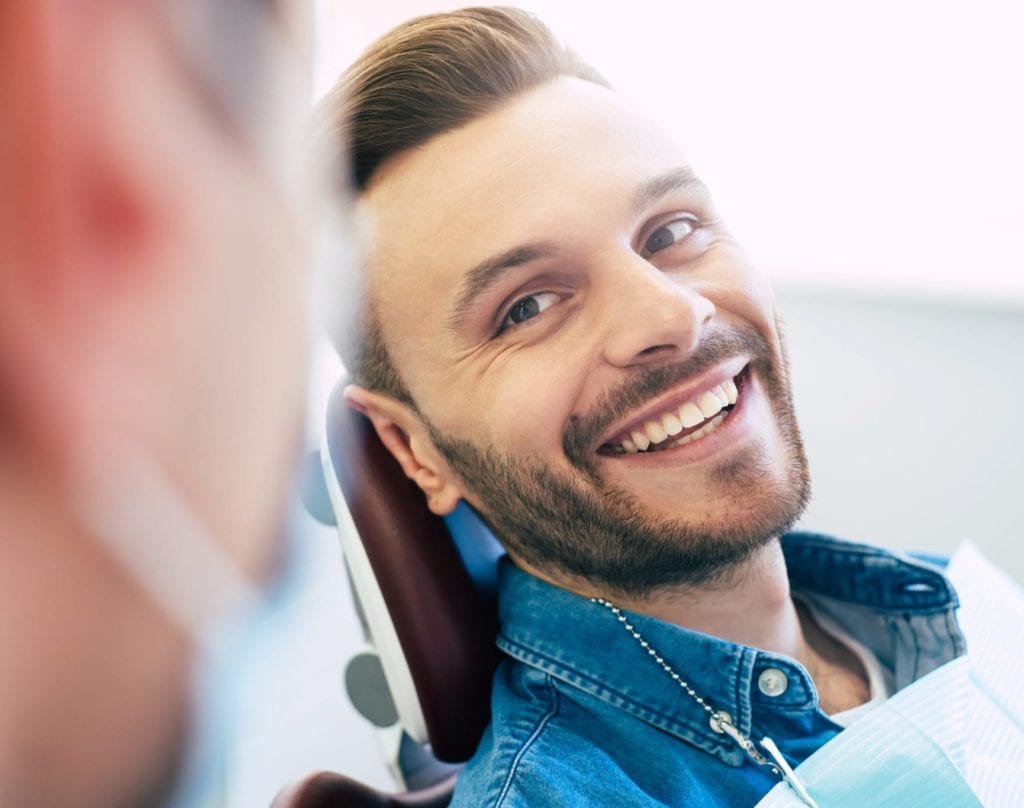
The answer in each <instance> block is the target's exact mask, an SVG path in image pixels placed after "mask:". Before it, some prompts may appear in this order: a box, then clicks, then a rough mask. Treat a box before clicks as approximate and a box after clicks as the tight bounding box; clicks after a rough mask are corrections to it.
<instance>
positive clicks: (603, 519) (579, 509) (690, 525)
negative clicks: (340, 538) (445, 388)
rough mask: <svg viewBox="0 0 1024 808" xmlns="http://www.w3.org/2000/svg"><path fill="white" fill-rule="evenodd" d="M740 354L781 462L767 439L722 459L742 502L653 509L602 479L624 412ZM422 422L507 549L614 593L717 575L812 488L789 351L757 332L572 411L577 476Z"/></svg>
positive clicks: (711, 344)
mask: <svg viewBox="0 0 1024 808" xmlns="http://www.w3.org/2000/svg"><path fill="white" fill-rule="evenodd" d="M743 354H746V355H748V356H750V357H751V361H750V366H749V369H748V371H747V372H748V373H751V374H755V375H757V376H758V378H760V380H761V381H762V382H763V384H764V387H765V391H766V393H767V395H768V398H769V401H770V402H771V406H772V411H773V413H774V416H775V423H776V425H777V427H778V431H779V435H780V437H781V439H782V457H781V463H782V464H783V467H782V468H781V469H778V468H774V467H773V466H774V464H773V461H772V458H771V457H770V456H769V451H768V444H767V443H765V442H764V439H763V438H762V439H760V440H757V441H756V442H754V443H752V444H751V445H750V446H748V447H746V448H744V449H743V450H741V451H740V452H738V453H733V455H732V456H731V457H730V458H729V459H727V460H722V461H719V462H718V464H717V465H716V466H715V467H714V468H713V470H712V472H711V474H710V475H709V476H708V479H709V481H710V482H711V483H712V484H713V485H715V486H716V487H717V489H718V491H717V492H716V493H720V495H721V496H722V497H723V498H724V499H726V500H727V501H728V502H729V503H730V505H734V506H735V510H734V511H733V509H732V508H731V507H730V509H729V510H730V512H729V513H727V514H726V515H725V516H724V517H721V518H720V519H719V520H714V519H711V518H709V517H707V516H704V517H694V518H687V517H679V518H655V517H654V516H653V515H652V514H650V513H648V512H647V509H645V506H644V503H643V501H642V500H641V499H640V498H639V497H637V496H636V495H635V494H632V493H629V492H627V491H623V490H621V489H619V488H616V487H614V486H611V485H609V484H608V483H607V482H606V481H604V480H602V479H601V477H600V474H599V472H598V469H597V465H596V463H595V457H594V455H593V445H594V443H595V442H596V441H597V440H598V439H599V438H600V437H601V435H602V434H604V432H605V431H606V430H607V429H608V428H610V427H611V426H612V425H613V424H614V423H615V421H616V420H617V419H618V418H620V417H621V416H622V415H624V414H627V413H628V412H630V411H632V410H633V409H635V408H636V407H637V406H639V405H642V404H643V403H644V402H646V401H649V400H651V399H652V398H654V397H655V396H657V395H659V394H661V393H664V392H666V391H668V390H670V389H671V388H672V387H673V386H675V385H676V384H678V383H679V382H680V381H681V380H684V379H686V378H689V377H691V376H693V375H695V374H697V373H699V372H701V371H703V370H706V369H708V368H711V367H714V366H716V365H718V364H720V363H721V362H723V361H724V360H727V359H731V358H733V357H735V356H737V355H743ZM742 395H743V393H742V391H741V396H742ZM424 420H425V422H426V425H427V428H428V430H429V431H430V435H431V438H432V439H433V441H434V444H435V445H436V446H437V448H438V450H439V451H440V452H441V453H442V454H443V455H444V457H445V458H446V459H447V461H448V463H449V465H450V466H451V467H452V469H453V470H454V471H455V472H456V473H457V474H458V475H459V476H460V478H461V479H462V480H463V482H464V483H465V485H466V486H467V487H468V488H469V490H470V491H471V492H472V495H473V496H472V499H473V500H475V502H473V503H472V504H473V506H474V509H475V510H476V511H477V513H478V514H479V515H480V516H481V518H482V519H483V520H484V521H485V522H486V523H487V525H488V526H489V527H490V528H491V530H492V531H494V533H495V534H496V535H497V537H498V538H499V539H500V540H501V542H502V543H503V544H504V546H505V547H506V549H508V550H509V551H510V552H511V553H512V554H514V555H517V556H518V557H519V558H521V559H522V560H523V561H525V562H526V563H528V564H530V565H531V566H533V567H534V568H535V569H537V570H539V571H540V572H542V573H544V574H546V575H549V576H550V577H552V578H554V579H555V580H564V579H565V578H566V576H568V577H569V578H570V579H575V580H582V581H585V582H587V583H588V584H589V585H590V586H592V587H594V588H596V589H597V590H598V591H599V592H602V593H604V594H607V595H609V596H614V595H625V596H628V597H633V598H647V597H650V596H651V595H653V594H654V593H656V592H657V591H659V590H664V589H667V588H670V587H699V586H705V585H708V584H711V583H714V582H716V581H718V580H720V579H721V578H722V576H723V575H726V574H728V573H729V572H730V571H731V570H733V569H735V568H736V567H737V566H738V565H739V564H741V563H742V562H744V561H745V560H746V559H748V558H749V557H750V556H751V555H752V554H753V553H754V551H755V550H757V549H759V548H760V547H762V546H764V545H765V544H767V543H769V542H771V541H773V540H774V539H775V538H776V537H778V536H780V535H781V534H782V533H785V532H786V531H787V530H789V529H790V528H791V527H792V525H793V524H794V523H795V522H796V520H797V519H798V518H799V517H800V514H801V513H802V512H803V510H804V508H805V507H806V504H807V500H808V498H809V495H810V480H809V476H808V472H807V460H806V456H805V454H804V449H803V444H802V441H801V439H800V433H799V430H798V428H797V424H796V419H795V416H794V412H793V402H792V395H791V392H790V384H789V375H788V367H787V362H786V358H785V353H784V352H783V354H782V357H781V358H776V356H775V355H774V354H773V352H772V351H771V349H770V347H769V346H768V344H767V343H766V342H765V341H764V339H763V338H762V337H761V336H760V335H758V334H755V333H753V332H746V331H743V332H736V331H729V332H724V331H723V332H715V333H713V334H711V335H709V336H708V337H707V338H705V339H704V341H703V343H702V345H701V347H700V349H699V350H698V351H697V352H696V353H695V354H694V355H693V356H692V357H690V358H688V359H687V360H686V361H684V362H682V363H679V364H674V365H664V366H659V367H655V368H650V369H643V370H637V371H636V375H635V376H633V377H631V378H630V379H628V380H627V381H626V382H624V383H623V384H622V385H620V386H619V387H618V388H616V389H614V390H612V391H609V392H608V393H606V394H605V395H604V396H603V397H602V399H601V401H600V402H599V403H598V405H597V406H595V407H594V409H593V411H592V412H591V413H589V414H587V415H585V416H583V417H576V416H574V417H573V418H571V419H570V422H569V424H568V426H567V428H566V431H565V434H564V436H563V449H564V451H565V454H566V457H567V458H568V459H569V462H570V463H571V464H572V465H573V466H574V467H575V468H576V469H577V470H578V472H579V473H578V474H575V475H574V474H569V473H565V472H559V471H555V470H554V469H553V468H551V467H550V466H549V465H547V464H546V463H544V462H543V461H541V460H534V459H531V458H526V457H513V456H509V455H504V454H502V453H499V452H497V451H496V450H494V449H493V448H490V447H479V446H477V445H476V444H474V443H472V442H471V441H469V440H467V439H465V438H459V437H455V436H452V435H446V434H444V433H442V432H441V431H440V430H438V429H437V428H436V426H434V425H433V424H432V423H431V422H430V421H429V420H426V419H424ZM612 462H615V461H614V460H612ZM780 474H781V479H779V477H780Z"/></svg>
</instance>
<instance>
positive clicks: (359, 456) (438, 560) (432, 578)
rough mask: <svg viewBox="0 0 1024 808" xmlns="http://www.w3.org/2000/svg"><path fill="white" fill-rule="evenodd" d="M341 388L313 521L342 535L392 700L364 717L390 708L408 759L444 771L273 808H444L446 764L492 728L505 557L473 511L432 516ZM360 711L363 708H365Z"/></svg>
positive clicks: (291, 799)
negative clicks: (396, 787) (394, 786)
mask: <svg viewBox="0 0 1024 808" xmlns="http://www.w3.org/2000/svg"><path fill="white" fill-rule="evenodd" d="M343 387H344V384H343V383H339V384H338V385H337V386H336V387H335V388H334V390H333V391H332V393H331V396H330V399H329V403H328V407H327V419H326V430H325V434H324V439H323V443H322V446H321V451H320V461H321V465H322V471H323V477H322V482H323V483H324V484H325V487H326V491H325V493H326V499H327V501H328V503H329V507H325V504H326V503H321V505H320V506H319V507H316V506H313V507H310V510H311V512H313V513H314V515H315V516H317V517H318V518H320V519H321V520H322V521H332V520H333V521H334V523H336V524H337V526H338V532H339V534H340V537H341V542H342V550H343V553H344V557H345V563H346V566H347V568H348V571H349V577H350V581H351V583H352V591H353V596H354V598H355V600H356V608H357V611H358V612H359V615H360V619H361V620H362V622H363V625H364V629H365V631H366V633H367V635H368V641H369V642H370V643H371V645H372V646H373V648H374V649H375V653H376V655H378V656H379V668H378V669H379V670H381V671H382V672H383V679H384V680H385V681H384V682H382V683H380V684H381V688H380V689H382V690H383V691H384V693H385V697H384V700H385V701H387V698H388V696H390V704H385V706H384V708H383V710H382V709H380V708H379V707H378V708H376V710H374V709H372V708H371V709H369V710H362V711H363V714H364V715H370V714H371V713H373V712H375V711H376V713H378V714H380V713H384V714H388V713H389V708H393V709H391V714H393V715H396V716H397V722H398V724H399V725H400V726H401V729H402V732H403V739H402V743H403V746H402V749H403V750H405V749H406V748H407V745H408V748H411V749H412V750H413V751H414V752H417V753H418V757H419V758H420V759H421V761H420V762H421V763H422V758H424V757H426V758H428V759H429V760H430V761H434V762H436V761H440V762H442V763H441V764H439V765H435V766H432V767H431V766H422V765H420V775H419V776H418V777H415V778H405V779H406V783H407V784H408V785H410V786H413V785H415V786H416V787H415V788H411V790H409V791H406V792H404V793H396V794H385V793H382V792H379V791H376V790H374V789H371V788H369V787H368V786H365V785H363V784H360V783H358V782H356V781H354V780H351V779H349V778H347V777H344V776H342V775H340V774H335V773H331V772H318V773H315V774H311V775H309V776H307V777H305V778H304V779H302V780H300V781H298V782H297V783H295V784H293V785H291V786H289V787H288V788H286V789H285V790H284V791H282V792H281V793H280V794H279V795H278V796H277V798H276V799H275V800H274V803H273V806H272V808H341V806H345V808H348V807H349V806H351V807H352V808H362V807H364V806H365V807H368V808H369V807H372V808H385V807H386V806H420V807H421V808H441V806H445V805H447V804H448V802H449V801H450V799H451V794H452V790H453V789H454V787H455V779H456V776H457V767H456V766H451V765H449V766H445V765H443V764H444V763H448V764H459V763H462V762H465V761H466V760H467V759H468V758H469V757H470V756H471V755H472V754H473V752H474V750H475V749H476V746H477V743H478V742H479V740H480V737H481V735H482V733H483V731H484V728H485V727H486V726H487V723H488V721H489V718H490V689H491V679H492V676H493V674H494V669H495V667H496V666H497V662H498V651H497V649H496V647H495V644H494V638H495V635H496V632H497V620H496V604H495V588H496V574H497V560H498V557H499V556H500V555H501V553H502V550H501V548H500V545H498V543H497V541H496V540H495V539H494V537H493V535H491V533H490V532H489V531H488V530H487V529H486V528H485V527H484V526H483V525H482V524H481V523H480V522H479V521H478V520H477V519H476V518H475V516H473V515H472V514H471V513H470V512H468V510H463V511H457V512H456V514H455V515H453V517H451V518H449V519H448V520H444V519H441V518H439V517H437V516H435V515H433V514H432V513H431V512H430V511H429V510H428V509H427V507H426V503H425V501H424V496H423V493H422V492H421V491H420V490H419V488H418V487H417V486H416V485H415V484H414V483H413V482H412V481H410V480H409V479H408V478H407V477H406V476H405V475H404V474H403V472H402V470H401V468H400V467H399V465H398V463H397V462H396V461H395V460H394V458H393V457H392V456H391V454H390V453H389V452H388V451H387V449H385V448H384V446H383V444H381V443H380V441H379V440H378V438H377V435H376V433H375V432H374V429H373V427H372V425H371V424H370V422H369V420H368V419H366V418H365V417H364V416H362V415H360V414H359V413H357V412H355V411H353V410H352V409H351V408H350V407H349V406H348V405H347V404H345V402H344V400H343V397H342V390H343ZM314 477H315V475H314ZM307 504H308V500H307ZM354 662H355V660H353V663H354ZM362 663H367V660H366V659H363V660H362ZM361 667H362V668H364V669H367V670H372V669H373V665H372V664H362V665H361ZM352 670H353V665H352V664H350V667H349V672H348V673H349V674H351V673H352ZM347 678H348V679H355V678H359V677H353V676H347ZM385 685H386V687H385ZM349 690H350V695H352V688H351V687H350V688H349ZM352 701H353V703H354V704H355V705H356V707H357V709H360V703H359V702H360V698H359V697H358V696H356V697H353V698H352ZM370 717H371V719H372V716H370ZM385 720H386V719H385ZM435 759H436V761H435ZM423 771H427V773H428V776H427V777H424V776H423V774H422V772H423ZM431 772H434V774H433V776H432V777H431V776H430V773H431ZM400 779H401V778H400ZM425 779H426V780H431V779H434V780H436V781H435V782H424V780H425Z"/></svg>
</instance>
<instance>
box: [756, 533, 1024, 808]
mask: <svg viewBox="0 0 1024 808" xmlns="http://www.w3.org/2000/svg"><path fill="white" fill-rule="evenodd" d="M946 574H947V576H948V577H949V579H950V580H951V581H952V582H953V585H954V586H955V587H956V590H957V593H958V595H959V598H960V612H959V620H960V626H961V628H962V629H963V632H964V635H965V637H966V638H967V654H966V656H962V657H960V658H958V659H956V660H953V661H952V662H950V663H948V664H946V665H943V666H942V667H941V668H939V669H937V670H935V671H932V672H931V673H930V674H928V675H927V676H924V677H923V678H921V679H919V680H918V681H916V682H914V683H913V684H911V685H908V686H907V687H905V688H904V689H903V690H901V691H900V692H899V693H896V694H895V695H894V696H892V697H891V698H889V699H888V700H887V701H886V702H885V703H884V704H882V705H880V706H879V707H878V708H876V709H875V710H873V711H872V712H870V713H869V714H868V715H866V716H864V717H863V718H861V719H860V720H859V721H857V722H856V723H855V724H854V725H853V726H852V727H850V728H848V729H846V730H844V731H843V732H841V733H840V734H839V735H837V736H836V737H835V738H834V739H833V740H831V741H829V742H828V743H827V744H825V745H824V746H823V747H822V748H821V749H819V750H818V751H817V752H815V753H814V754H813V755H811V756H810V757H809V758H808V759H807V760H805V761H804V762H803V763H802V764H801V765H800V766H798V767H797V769H796V774H797V777H798V778H799V781H800V782H802V783H803V785H804V786H805V787H806V789H807V791H808V792H809V793H810V795H811V797H812V798H813V799H814V801H815V802H816V803H817V805H818V806H820V808H864V806H867V805H870V806H893V808H934V807H935V806H942V808H975V806H985V807H986V808H1019V806H1022V805H1024V647H1022V646H1024V592H1022V591H1021V589H1020V587H1019V586H1017V585H1016V584H1015V583H1014V582H1013V581H1011V580H1010V579H1009V578H1007V577H1006V575H1005V574H1004V573H1002V572H1001V571H1000V570H998V569H997V568H995V567H994V566H993V565H992V564H991V563H990V562H989V561H987V560H986V559H985V558H984V557H983V556H982V555H981V554H980V553H979V551H978V550H977V549H976V548H975V547H974V546H973V545H972V544H969V543H968V544H965V545H963V546H962V547H961V548H960V549H959V550H958V551H957V552H956V554H955V555H954V556H953V558H952V560H951V561H950V564H949V567H948V569H947V570H946ZM757 805H758V808H784V807H785V808H792V807H793V806H800V807H801V808H802V806H805V805H806V803H805V801H803V800H802V799H801V798H800V796H799V795H798V794H797V792H796V791H794V790H793V788H792V787H791V786H790V785H788V784H787V783H785V782H781V783H779V784H778V785H776V786H775V787H774V788H773V789H772V790H771V791H770V792H769V793H768V794H767V795H766V796H765V797H764V799H762V800H761V801H760V802H759V803H758V804H757Z"/></svg>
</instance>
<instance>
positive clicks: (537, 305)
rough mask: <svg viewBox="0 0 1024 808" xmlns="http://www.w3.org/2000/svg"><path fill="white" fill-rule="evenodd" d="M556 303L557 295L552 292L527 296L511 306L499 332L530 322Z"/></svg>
mask: <svg viewBox="0 0 1024 808" xmlns="http://www.w3.org/2000/svg"><path fill="white" fill-rule="evenodd" d="M557 302H558V295H556V294H555V293H554V292H537V294H534V295H527V296H526V297H524V298H521V299H519V300H517V301H516V302H515V303H513V304H512V308H510V309H509V310H508V314H506V315H505V319H504V320H502V322H501V330H502V331H504V330H505V329H506V328H510V327H511V326H515V325H519V324H520V323H524V322H526V321H527V320H532V319H533V318H534V317H536V316H537V315H538V314H540V313H541V312H542V311H544V309H546V308H548V307H549V306H551V305H553V304H555V303H557Z"/></svg>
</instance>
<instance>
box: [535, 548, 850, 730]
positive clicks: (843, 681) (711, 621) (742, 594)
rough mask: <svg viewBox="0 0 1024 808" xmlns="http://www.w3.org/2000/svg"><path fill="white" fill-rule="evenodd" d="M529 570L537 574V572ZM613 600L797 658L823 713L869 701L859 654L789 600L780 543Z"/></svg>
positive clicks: (585, 590)
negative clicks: (711, 573) (648, 592)
mask: <svg viewBox="0 0 1024 808" xmlns="http://www.w3.org/2000/svg"><path fill="white" fill-rule="evenodd" d="M526 569H527V570H528V571H529V572H531V573H532V574H534V575H537V574H538V573H537V572H536V571H535V570H534V569H532V568H530V567H528V566H527V567H526ZM539 577H541V578H544V579H545V580H548V581H549V582H550V583H554V584H556V585H558V586H561V587H563V588H566V589H569V590H570V591H573V592H576V594H579V595H583V596H585V597H591V596H595V595H600V594H601V593H596V592H591V591H589V590H590V587H588V586H587V585H586V584H582V585H580V584H577V583H576V582H573V583H571V584H566V583H564V582H559V581H554V580H552V579H551V578H550V577H547V576H545V575H543V574H541V575H539ZM615 605H617V606H619V607H621V608H623V609H627V610H629V611H632V612H637V613H638V614H645V615H648V616H650V617H655V618H657V619H659V620H663V621H664V622H666V623H672V624H674V625H677V626H682V627H684V628H688V629H691V630H692V631H699V632H701V633H703V634H709V635H711V636H713V637H719V638H721V639H723V640H728V641H729V642H734V643H737V644H739V645H747V646H752V647H754V648H759V649H761V650H764V651H771V652H772V653H776V654H781V655H783V656H788V657H790V658H792V659H795V660H796V661H797V662H799V663H800V664H801V665H803V666H804V667H805V668H806V669H807V671H808V673H810V674H811V678H812V679H813V680H814V683H815V686H816V687H817V689H818V694H819V698H820V700H821V707H822V709H823V710H824V711H825V712H826V713H829V714H831V713H834V712H839V711H841V710H846V709H849V708H851V707H856V706H857V705H859V704H862V703H864V702H865V701H867V700H868V697H869V691H868V686H867V676H866V673H865V671H864V668H863V666H862V665H861V663H860V661H859V660H858V659H857V658H856V656H855V655H854V654H853V653H852V652H850V650H849V649H847V648H846V647H845V646H844V645H842V644H841V643H839V642H838V641H837V640H835V639H834V638H833V637H831V636H830V635H828V634H827V633H826V632H825V631H823V630H822V629H821V627H820V626H818V625H817V624H816V623H815V622H814V620H813V618H812V617H811V615H810V613H809V612H808V611H807V610H806V609H805V608H803V607H799V608H798V606H797V604H796V603H794V601H793V599H792V597H791V595H790V589H789V576H788V574H787V571H786V561H785V558H784V557H783V554H782V546H781V544H780V543H779V542H778V541H772V542H769V543H768V544H766V545H765V546H763V547H762V548H760V549H759V550H757V551H755V552H754V554H753V555H751V556H750V558H748V559H747V560H746V561H745V562H743V564H741V565H739V566H737V567H736V568H735V569H733V570H730V571H729V572H728V573H726V574H724V575H723V576H721V577H720V578H719V579H717V580H716V581H714V582H712V583H709V584H706V585H703V586H696V587H695V586H687V587H678V588H670V589H663V590H659V592H658V593H656V594H655V595H653V596H651V597H649V598H623V597H620V598H618V599H616V601H615Z"/></svg>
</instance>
